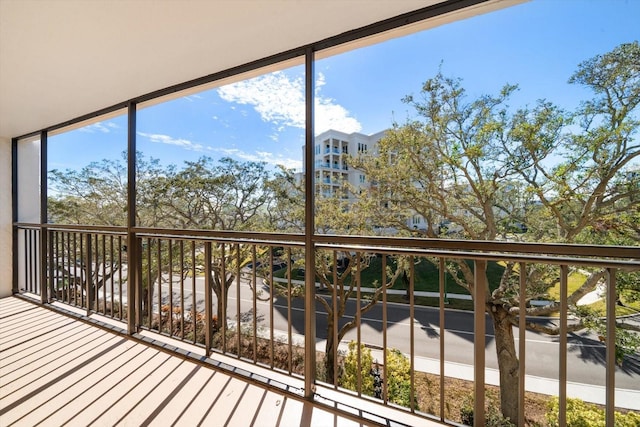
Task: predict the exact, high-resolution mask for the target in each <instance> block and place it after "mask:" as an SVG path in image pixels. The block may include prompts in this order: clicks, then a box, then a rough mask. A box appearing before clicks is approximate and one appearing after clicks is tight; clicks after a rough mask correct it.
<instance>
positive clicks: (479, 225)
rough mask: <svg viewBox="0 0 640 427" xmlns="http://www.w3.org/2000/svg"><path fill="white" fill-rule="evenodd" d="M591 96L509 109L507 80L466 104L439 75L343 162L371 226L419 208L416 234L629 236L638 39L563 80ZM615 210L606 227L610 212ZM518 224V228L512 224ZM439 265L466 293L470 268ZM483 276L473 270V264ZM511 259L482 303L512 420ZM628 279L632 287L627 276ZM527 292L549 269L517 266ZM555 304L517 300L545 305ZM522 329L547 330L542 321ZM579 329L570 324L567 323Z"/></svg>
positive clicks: (398, 222) (547, 277) (589, 285)
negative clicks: (360, 185) (361, 151)
mask: <svg viewBox="0 0 640 427" xmlns="http://www.w3.org/2000/svg"><path fill="white" fill-rule="evenodd" d="M569 81H570V82H571V83H575V84H582V85H585V86H586V87H588V88H590V89H592V91H593V93H594V96H593V98H592V99H590V100H588V101H586V102H584V103H582V104H581V106H580V107H579V108H578V109H577V111H575V112H574V113H571V114H570V113H567V112H565V111H563V110H562V109H560V108H559V107H557V106H555V105H553V104H552V103H551V102H548V101H545V100H541V101H538V103H537V104H536V105H535V106H534V107H533V108H522V109H518V110H515V111H514V110H513V109H512V108H511V107H510V106H509V105H508V101H509V99H510V96H511V95H512V93H513V92H514V91H515V90H516V89H517V87H516V86H513V85H506V86H504V87H503V89H502V90H501V91H500V93H499V94H497V95H496V96H488V95H487V96H480V97H478V98H477V99H475V100H473V101H471V102H468V101H467V96H466V92H465V90H464V88H463V87H462V84H461V81H460V80H457V79H451V78H446V77H444V76H443V75H442V74H441V73H438V74H437V75H436V76H435V77H433V78H431V79H429V80H427V81H426V82H425V83H424V85H423V87H422V91H421V92H420V94H419V95H417V96H415V97H414V96H407V97H406V98H405V99H404V101H405V102H406V103H407V104H408V105H410V106H412V107H413V108H414V109H415V112H416V114H417V117H416V119H414V120H410V121H408V122H407V123H405V124H402V125H394V127H393V128H392V129H391V130H390V131H389V132H388V133H387V135H386V136H385V138H383V139H382V140H381V141H380V142H379V147H378V153H376V155H375V156H374V155H365V156H361V157H359V158H354V159H352V165H353V166H355V167H357V168H359V169H361V170H363V171H364V172H365V173H366V174H367V176H368V178H369V180H371V181H372V182H375V185H374V186H372V188H371V189H370V190H369V192H368V193H367V194H365V197H363V198H362V199H363V201H362V202H361V203H362V204H364V205H366V206H367V207H368V208H369V211H368V212H369V213H370V215H371V216H370V218H371V221H372V222H373V223H378V224H380V223H382V224H385V225H388V226H392V227H395V228H398V229H404V230H406V232H414V233H415V230H411V229H410V228H409V226H408V225H407V218H410V217H411V216H412V215H416V214H417V215H421V216H422V217H423V218H424V219H425V220H426V222H427V227H426V230H424V231H423V234H424V236H425V237H431V238H435V237H443V236H442V235H441V234H440V230H441V228H442V227H441V225H442V224H447V227H448V230H449V232H450V233H452V234H453V235H455V236H456V237H463V238H468V239H474V240H496V239H498V238H500V237H502V236H509V237H510V239H513V240H527V241H536V242H540V241H542V242H545V241H546V242H548V241H554V242H563V243H580V242H585V241H589V242H591V243H600V244H606V243H613V240H614V239H615V240H616V241H618V242H623V243H624V244H629V245H637V244H638V242H639V239H638V237H639V235H638V225H637V224H638V223H637V219H638V214H637V213H638V210H639V209H640V187H639V186H638V185H635V184H634V183H633V182H631V183H625V179H624V175H625V173H628V172H627V171H628V166H630V165H632V164H633V162H634V161H635V160H637V159H638V158H639V156H640V143H639V141H638V138H637V135H638V130H639V128H640V122H639V120H638V103H640V46H639V45H638V42H634V43H629V44H623V45H621V46H618V47H617V48H615V49H614V50H613V51H611V52H609V53H606V54H604V55H599V56H597V57H595V58H593V59H590V60H588V61H585V62H583V63H581V64H580V65H579V66H578V69H577V71H576V73H575V74H574V75H573V76H572V77H571V79H570V80H569ZM620 217H622V218H625V219H624V221H622V222H621V223H620V224H618V225H616V226H615V227H616V233H615V234H613V233H609V232H608V231H609V230H610V229H611V228H612V227H614V225H613V222H614V218H620ZM514 228H520V231H526V232H520V233H514ZM451 261H454V262H453V263H448V268H449V269H454V270H457V271H452V272H451V273H452V277H453V278H454V280H456V281H457V283H458V284H459V285H461V286H463V287H465V288H466V289H468V290H469V292H470V293H471V294H472V295H473V294H474V289H473V287H474V280H473V278H474V272H473V271H472V269H471V266H470V265H468V264H467V263H466V262H465V261H464V260H451ZM478 273H479V274H482V272H478ZM517 273H518V266H517V265H516V264H515V263H510V264H508V265H507V266H506V268H505V270H504V274H503V276H502V279H501V281H500V283H499V286H498V287H497V289H495V290H494V291H493V292H491V291H490V290H489V289H487V294H488V298H487V301H486V311H487V313H488V314H489V316H490V318H491V319H492V322H493V327H494V330H495V340H496V351H497V356H498V363H499V371H500V387H501V409H502V412H503V414H504V415H505V416H506V417H509V418H510V419H512V420H517V419H518V413H519V410H520V408H519V407H518V399H517V396H518V393H517V390H518V357H517V354H516V349H515V344H514V336H513V328H512V327H513V326H514V325H516V326H517V316H518V313H519V308H518V302H519V298H520V295H518V293H519V291H518V275H517ZM624 275H629V276H628V277H629V280H628V285H627V286H629V287H631V288H633V289H635V291H639V290H640V289H639V287H640V285H639V283H640V280H639V279H638V274H637V273H633V272H624V273H622V274H621V276H624ZM526 276H527V280H528V282H527V295H526V296H522V297H525V298H526V299H527V300H530V299H534V298H538V297H540V296H541V295H544V293H545V292H546V291H547V289H549V287H551V286H553V285H554V284H555V283H557V280H558V279H557V277H558V271H557V270H556V269H555V268H552V267H544V266H539V265H529V266H528V267H527V272H526ZM604 277H605V271H603V270H598V269H591V270H589V274H588V276H587V278H586V279H585V281H584V283H583V284H582V286H580V287H579V288H578V289H577V290H576V291H575V292H573V293H572V294H571V295H570V296H569V297H568V303H569V306H570V307H574V306H575V303H576V302H577V301H578V300H579V299H580V298H581V297H582V296H584V295H585V294H587V293H588V292H590V291H592V290H594V289H595V287H596V285H597V284H598V283H599V282H601V281H602V280H603V278H604ZM557 310H558V303H557V302H554V303H550V304H548V305H546V306H542V307H535V308H529V309H527V314H529V315H541V314H549V313H552V312H555V311H557ZM527 326H528V327H530V328H532V329H535V330H538V331H541V332H545V333H550V334H558V333H559V330H558V329H557V328H552V327H541V326H539V325H536V324H528V325H527ZM585 326H587V324H585V322H582V321H578V322H575V323H572V324H571V325H570V329H571V330H577V329H580V328H584V327H585Z"/></svg>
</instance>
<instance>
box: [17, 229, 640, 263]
mask: <svg viewBox="0 0 640 427" xmlns="http://www.w3.org/2000/svg"><path fill="white" fill-rule="evenodd" d="M14 226H16V227H18V228H24V229H47V230H51V231H73V232H80V233H83V232H84V233H87V232H88V233H106V234H118V235H124V234H126V232H127V231H128V229H127V227H119V226H100V225H77V224H37V223H20V222H18V223H14ZM131 231H133V232H134V233H136V235H137V236H139V237H151V238H171V239H177V240H180V239H182V240H193V239H202V240H217V241H226V242H230V243H248V244H262V245H282V246H289V247H293V246H302V245H304V242H305V236H304V235H303V234H293V233H269V232H252V231H228V230H227V231H223V230H190V229H168V228H152V227H133V228H132V229H131ZM313 242H314V243H315V244H316V245H317V246H318V247H319V248H325V249H334V250H343V251H349V250H353V251H365V252H379V253H396V254H407V255H411V254H412V255H422V256H438V257H454V258H468V259H484V260H497V259H510V260H513V261H517V262H521V261H522V262H544V263H551V264H565V263H567V264H576V265H592V266H596V265H597V266H603V265H607V266H618V267H623V268H633V269H637V268H640V246H605V245H577V244H564V243H529V242H503V241H483V240H462V239H429V238H417V237H377V236H353V235H350V236H345V235H330V234H317V235H314V236H313Z"/></svg>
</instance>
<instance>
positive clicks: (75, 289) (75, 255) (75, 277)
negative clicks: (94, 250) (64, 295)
mask: <svg viewBox="0 0 640 427" xmlns="http://www.w3.org/2000/svg"><path fill="white" fill-rule="evenodd" d="M78 261H79V262H80V266H82V249H80V260H78V233H73V305H75V306H78V283H80V295H82V277H80V279H78ZM81 271H82V270H81ZM80 305H82V302H81V303H80Z"/></svg>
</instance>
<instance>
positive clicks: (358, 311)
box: [355, 252, 362, 397]
mask: <svg viewBox="0 0 640 427" xmlns="http://www.w3.org/2000/svg"><path fill="white" fill-rule="evenodd" d="M361 259H362V252H357V253H356V278H355V280H356V344H357V345H356V352H357V353H356V354H357V356H358V357H357V366H358V387H357V388H358V390H357V393H358V397H361V396H362V349H361V348H360V346H361V344H362V313H361V309H360V306H361V304H362V294H361V289H360V288H361V286H362V281H361V275H360V269H361V264H360V260H361Z"/></svg>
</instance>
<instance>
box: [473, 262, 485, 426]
mask: <svg viewBox="0 0 640 427" xmlns="http://www.w3.org/2000/svg"><path fill="white" fill-rule="evenodd" d="M486 270H487V261H485V260H475V261H474V284H473V287H474V294H475V295H474V301H473V302H474V304H473V323H474V328H473V343H474V344H473V348H474V352H473V353H474V357H473V359H474V363H473V367H474V383H473V388H474V396H475V401H474V405H473V425H474V426H477V427H480V426H484V424H485V414H484V402H485V396H484V385H485V375H484V369H485V344H486V338H485V334H486V318H485V299H486V289H487V275H486Z"/></svg>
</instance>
